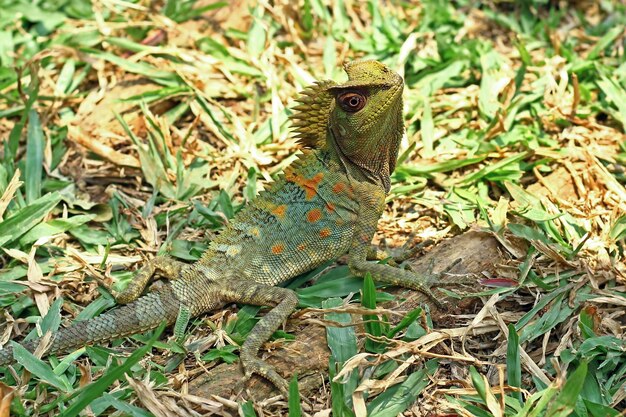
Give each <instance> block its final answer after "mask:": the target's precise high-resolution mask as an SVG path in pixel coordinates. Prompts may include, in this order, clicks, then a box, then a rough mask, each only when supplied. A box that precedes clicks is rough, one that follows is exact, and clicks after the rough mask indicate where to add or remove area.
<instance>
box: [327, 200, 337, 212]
mask: <svg viewBox="0 0 626 417" xmlns="http://www.w3.org/2000/svg"><path fill="white" fill-rule="evenodd" d="M326 210H328V211H329V212H330V213H332V212H333V211H335V205H334V204H333V203H329V202H328V201H327V202H326Z"/></svg>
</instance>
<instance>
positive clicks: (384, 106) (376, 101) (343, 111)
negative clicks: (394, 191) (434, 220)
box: [292, 61, 404, 190]
mask: <svg viewBox="0 0 626 417" xmlns="http://www.w3.org/2000/svg"><path fill="white" fill-rule="evenodd" d="M344 69H345V71H346V73H347V74H348V81H346V82H345V83H343V84H337V83H335V82H333V81H322V82H319V83H317V84H314V85H313V86H311V87H309V88H308V89H306V90H304V92H303V93H302V96H301V98H300V99H299V101H300V103H301V104H300V105H299V106H296V107H295V108H294V110H296V113H295V114H294V115H293V116H292V120H293V121H294V126H295V128H296V133H297V137H298V138H299V139H300V142H301V143H303V144H304V145H305V146H307V147H312V148H324V147H329V146H332V147H333V148H334V149H336V150H337V151H338V152H339V154H340V156H341V157H342V158H343V159H345V160H347V161H349V162H351V163H352V164H354V165H356V166H358V167H359V168H360V169H361V170H363V171H364V172H365V173H366V175H367V176H368V177H375V178H380V179H381V181H382V182H383V184H384V186H385V188H386V189H387V190H389V175H390V174H391V172H393V170H394V168H395V165H396V159H397V157H398V149H399V146H400V141H401V140H402V135H403V133H404V124H403V120H402V89H403V87H404V82H403V80H402V77H400V75H398V74H397V73H395V72H394V71H392V70H390V69H389V68H388V67H387V66H386V65H384V64H382V63H380V62H378V61H354V62H350V63H348V64H346V65H344Z"/></svg>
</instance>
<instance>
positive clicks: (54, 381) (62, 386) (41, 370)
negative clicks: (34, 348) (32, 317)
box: [10, 341, 72, 392]
mask: <svg viewBox="0 0 626 417" xmlns="http://www.w3.org/2000/svg"><path fill="white" fill-rule="evenodd" d="M10 343H11V346H12V347H13V357H14V358H15V360H16V361H17V362H18V363H19V364H20V365H22V366H23V367H24V368H25V369H27V370H28V372H30V373H31V374H33V375H35V376H36V377H37V378H39V379H41V380H42V381H44V382H46V383H48V384H50V385H52V386H54V387H56V388H58V389H59V390H60V391H63V392H69V391H71V390H72V387H71V386H70V385H69V383H68V382H67V380H64V379H62V378H61V377H59V376H58V375H56V374H55V373H54V371H53V370H52V368H50V365H48V364H46V363H44V362H43V361H42V360H41V359H39V358H37V357H36V356H35V355H33V354H32V353H30V352H29V351H28V350H26V348H25V347H23V346H22V345H20V344H19V343H15V342H13V341H11V342H10Z"/></svg>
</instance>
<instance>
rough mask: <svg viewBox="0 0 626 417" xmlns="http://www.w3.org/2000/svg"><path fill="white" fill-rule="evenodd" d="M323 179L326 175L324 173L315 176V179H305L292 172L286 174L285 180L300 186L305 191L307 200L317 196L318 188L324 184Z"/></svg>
mask: <svg viewBox="0 0 626 417" xmlns="http://www.w3.org/2000/svg"><path fill="white" fill-rule="evenodd" d="M322 178H324V173H322V172H318V173H317V174H315V176H313V178H309V179H307V178H304V177H302V176H300V175H298V174H296V173H294V172H291V171H290V172H286V173H285V179H287V181H291V182H293V183H295V184H297V185H298V186H300V188H302V189H304V192H305V193H306V199H307V200H310V199H312V198H313V197H315V195H316V194H317V188H318V186H319V185H320V182H322Z"/></svg>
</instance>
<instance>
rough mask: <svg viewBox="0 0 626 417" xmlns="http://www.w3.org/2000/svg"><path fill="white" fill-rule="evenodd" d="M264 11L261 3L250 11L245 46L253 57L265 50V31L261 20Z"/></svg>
mask: <svg viewBox="0 0 626 417" xmlns="http://www.w3.org/2000/svg"><path fill="white" fill-rule="evenodd" d="M264 11H265V8H264V7H263V6H262V5H258V6H257V7H256V8H255V9H254V12H252V25H251V26H250V30H249V31H248V39H247V41H246V46H247V49H248V54H250V56H252V57H254V58H258V57H259V56H261V53H262V52H263V51H264V50H265V41H266V39H267V33H266V31H265V27H264V26H263V20H262V18H263V13H264Z"/></svg>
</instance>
